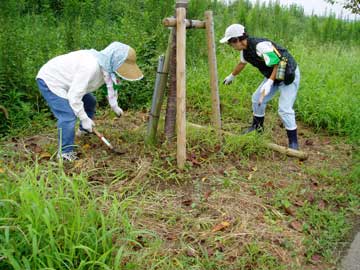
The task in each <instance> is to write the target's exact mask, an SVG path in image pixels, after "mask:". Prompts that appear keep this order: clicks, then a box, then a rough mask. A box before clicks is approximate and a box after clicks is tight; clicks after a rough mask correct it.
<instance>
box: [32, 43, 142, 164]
mask: <svg viewBox="0 0 360 270" xmlns="http://www.w3.org/2000/svg"><path fill="white" fill-rule="evenodd" d="M119 78H121V79H124V80H127V81H136V80H140V79H142V78H143V74H142V72H141V70H140V69H139V67H138V66H137V64H136V52H135V50H134V49H133V48H131V47H130V46H128V45H126V44H123V43H121V42H112V43H111V44H110V45H109V46H107V47H106V48H105V49H104V50H102V51H97V50H94V49H91V50H79V51H74V52H70V53H68V54H64V55H60V56H57V57H55V58H53V59H51V60H50V61H48V62H47V63H46V64H45V65H43V66H42V67H41V69H40V70H39V72H38V74H37V76H36V81H37V84H38V87H39V90H40V92H41V94H42V96H43V97H44V98H45V100H46V101H47V103H48V105H49V107H50V109H51V111H52V112H53V114H54V116H55V117H56V119H57V126H58V141H59V150H58V157H59V158H62V159H63V160H67V161H73V160H75V159H77V156H76V153H75V151H74V139H75V125H76V121H77V119H78V118H79V119H80V127H79V129H80V130H79V131H80V132H92V128H93V126H95V123H94V121H93V120H92V119H93V118H94V115H95V106H96V99H95V97H94V96H93V95H92V94H91V92H93V91H95V90H96V89H98V88H99V87H100V86H102V85H103V84H104V83H105V84H106V87H107V90H108V91H107V92H108V101H109V104H110V107H111V108H112V109H113V111H114V112H115V113H116V114H117V115H118V116H121V115H122V114H123V111H122V109H121V108H120V107H119V105H118V102H117V92H116V91H115V90H114V88H113V83H115V84H118V83H119V82H120V80H119Z"/></svg>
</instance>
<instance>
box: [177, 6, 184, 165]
mask: <svg viewBox="0 0 360 270" xmlns="http://www.w3.org/2000/svg"><path fill="white" fill-rule="evenodd" d="M185 18H186V9H185V8H183V7H179V8H176V22H177V23H176V47H177V48H176V60H177V61H176V125H177V156H176V157H177V164H178V167H179V169H183V168H184V166H185V162H186V60H185V58H186V24H185Z"/></svg>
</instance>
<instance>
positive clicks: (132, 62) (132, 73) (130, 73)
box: [116, 47, 144, 81]
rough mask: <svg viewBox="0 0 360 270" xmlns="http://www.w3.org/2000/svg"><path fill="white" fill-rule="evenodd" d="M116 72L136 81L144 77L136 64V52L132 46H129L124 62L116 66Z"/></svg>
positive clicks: (125, 78) (124, 77)
mask: <svg viewBox="0 0 360 270" xmlns="http://www.w3.org/2000/svg"><path fill="white" fill-rule="evenodd" d="M116 74H117V75H119V76H120V77H121V78H123V79H124V80H127V81H137V80H140V79H142V78H143V77H144V75H143V73H142V72H141V70H140V68H139V67H138V65H137V64H136V52H135V50H134V49H133V48H131V47H129V52H128V55H127V57H126V59H125V62H124V63H123V64H122V65H120V67H118V69H117V70H116Z"/></svg>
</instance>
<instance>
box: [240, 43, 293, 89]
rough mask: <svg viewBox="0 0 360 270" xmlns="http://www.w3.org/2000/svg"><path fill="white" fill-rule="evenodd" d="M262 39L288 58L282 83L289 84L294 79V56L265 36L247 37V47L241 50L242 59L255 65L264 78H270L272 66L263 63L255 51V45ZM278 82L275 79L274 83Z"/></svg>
mask: <svg viewBox="0 0 360 270" xmlns="http://www.w3.org/2000/svg"><path fill="white" fill-rule="evenodd" d="M263 41H270V42H271V43H272V45H273V46H274V47H275V48H276V49H277V50H278V51H279V53H280V54H281V56H284V57H286V58H287V59H288V62H287V65H286V70H285V79H284V83H285V84H291V83H292V82H293V81H294V79H295V70H296V67H297V63H296V61H295V59H294V57H292V55H291V54H290V53H289V52H288V51H287V50H286V49H285V48H283V47H281V46H279V45H277V44H276V43H275V42H272V41H271V40H268V39H266V38H255V37H248V38H247V48H246V49H245V50H243V56H244V59H245V60H246V61H247V62H249V63H250V64H252V65H253V66H254V67H257V68H258V69H259V70H260V72H261V73H262V74H263V75H264V76H265V77H266V78H270V76H271V73H272V71H273V68H274V67H268V66H267V65H266V64H265V61H264V59H263V58H262V57H260V56H258V55H257V53H256V45H257V44H258V43H260V42H263ZM280 82H281V81H278V80H275V83H280Z"/></svg>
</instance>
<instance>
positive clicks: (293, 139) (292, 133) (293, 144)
mask: <svg viewBox="0 0 360 270" xmlns="http://www.w3.org/2000/svg"><path fill="white" fill-rule="evenodd" d="M286 133H287V136H288V138H289V148H291V149H294V150H299V144H298V140H297V130H296V129H294V130H286Z"/></svg>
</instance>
